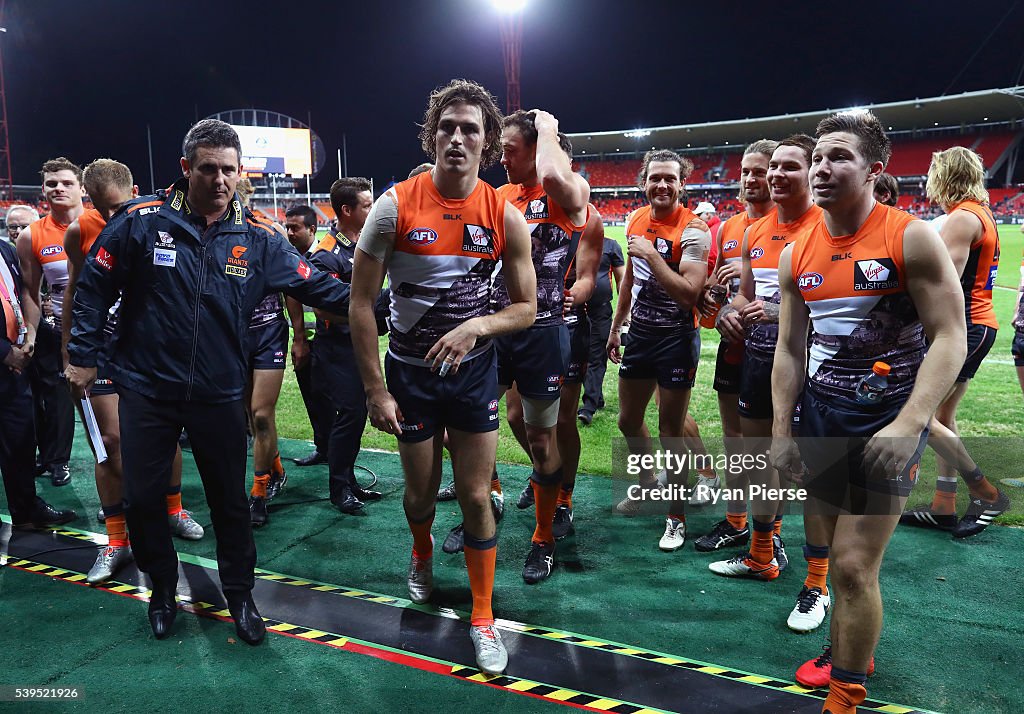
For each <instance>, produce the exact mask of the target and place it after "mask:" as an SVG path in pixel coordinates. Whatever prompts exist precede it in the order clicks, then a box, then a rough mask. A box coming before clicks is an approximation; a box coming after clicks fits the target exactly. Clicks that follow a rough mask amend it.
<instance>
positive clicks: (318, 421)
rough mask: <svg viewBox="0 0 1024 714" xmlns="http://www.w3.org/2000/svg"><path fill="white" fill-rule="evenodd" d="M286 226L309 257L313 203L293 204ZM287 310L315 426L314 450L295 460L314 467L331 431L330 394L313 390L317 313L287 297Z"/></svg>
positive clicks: (299, 377)
mask: <svg viewBox="0 0 1024 714" xmlns="http://www.w3.org/2000/svg"><path fill="white" fill-rule="evenodd" d="M284 216H285V220H284V228H285V230H286V231H287V232H288V241H289V242H290V243H291V244H292V246H294V247H295V250H297V251H299V255H301V256H303V257H305V258H309V256H310V254H311V253H312V252H313V249H314V248H316V244H317V240H316V228H317V214H316V211H315V210H313V209H312V208H311V207H310V206H303V205H301V204H300V205H297V206H292V207H291V208H289V209H288V210H287V211H285V213H284ZM284 303H285V310H286V311H287V313H288V320H289V321H290V322H291V325H292V368H293V369H294V370H295V381H296V382H297V383H298V385H299V393H300V394H301V395H302V403H303V404H304V405H305V407H306V414H307V415H308V416H309V425H310V426H311V427H312V428H313V445H314V448H313V451H312V453H310V454H307V455H306V456H303V457H301V458H297V459H292V461H294V462H295V465H296V466H315V465H316V464H325V463H327V437H328V434H329V433H330V430H331V421H332V410H331V404H330V401H328V399H327V395H326V394H324V393H323V392H322V391H319V390H315V389H313V360H312V355H311V353H312V345H313V339H314V338H315V337H316V315H315V314H314V313H313V309H312V308H310V307H307V306H305V305H303V304H302V303H300V302H298V301H297V300H295V299H294V298H290V297H285V300H284Z"/></svg>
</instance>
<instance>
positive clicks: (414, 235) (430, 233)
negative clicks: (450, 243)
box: [405, 228, 437, 245]
mask: <svg viewBox="0 0 1024 714" xmlns="http://www.w3.org/2000/svg"><path fill="white" fill-rule="evenodd" d="M405 239H406V240H407V241H409V242H410V243H412V244H414V245H430V244H431V243H433V242H434V241H436V240H437V231H435V230H434V229H433V228H413V229H412V230H411V231H409V233H408V234H406V236H405Z"/></svg>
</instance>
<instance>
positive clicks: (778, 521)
mask: <svg viewBox="0 0 1024 714" xmlns="http://www.w3.org/2000/svg"><path fill="white" fill-rule="evenodd" d="M772 533H774V534H775V535H777V536H779V537H781V536H782V516H775V521H774V523H773V524H772Z"/></svg>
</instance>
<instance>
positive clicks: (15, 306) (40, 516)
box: [0, 241, 76, 528]
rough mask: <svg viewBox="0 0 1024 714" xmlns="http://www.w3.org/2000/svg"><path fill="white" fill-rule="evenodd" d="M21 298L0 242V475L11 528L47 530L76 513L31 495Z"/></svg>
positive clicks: (13, 259)
mask: <svg viewBox="0 0 1024 714" xmlns="http://www.w3.org/2000/svg"><path fill="white" fill-rule="evenodd" d="M21 294H22V282H21V268H20V265H19V261H18V256H17V253H16V252H15V250H14V248H13V247H12V246H11V245H10V244H8V243H7V242H5V241H0V310H2V312H3V323H2V327H3V331H2V332H0V473H2V474H3V480H4V491H5V492H6V494H7V508H8V509H10V512H11V522H12V523H13V524H14V527H15V528H49V527H50V526H58V525H61V524H63V523H68V522H69V521H73V520H74V519H75V518H76V514H75V512H74V511H58V510H57V509H55V508H54V507H53V506H51V505H50V504H48V503H47V502H46V501H44V500H43V499H41V498H39V497H38V496H37V495H36V483H35V443H36V442H35V435H34V433H33V432H34V428H33V424H32V392H31V389H30V387H29V383H28V379H27V378H26V377H25V375H24V371H25V368H26V367H27V366H28V364H29V360H31V358H32V352H31V350H32V344H33V342H34V340H33V339H32V338H33V336H34V335H33V333H34V331H35V328H34V327H33V326H32V325H30V324H26V321H25V318H24V309H23V307H22V303H21Z"/></svg>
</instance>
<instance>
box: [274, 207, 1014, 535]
mask: <svg viewBox="0 0 1024 714" xmlns="http://www.w3.org/2000/svg"><path fill="white" fill-rule="evenodd" d="M605 232H606V234H607V235H608V236H609V237H611V238H614V239H616V240H618V241H619V242H620V243H622V244H624V242H625V238H624V234H623V229H622V228H621V227H607V228H606V229H605ZM999 235H1000V241H1001V258H1002V260H1001V262H1000V265H999V273H998V276H997V280H996V284H997V285H998V289H997V290H996V291H995V295H994V299H995V306H996V314H997V315H998V318H999V321H1000V324H1001V326H1002V329H1000V331H999V335H998V338H997V339H996V343H995V346H994V347H993V348H992V351H991V352H990V353H989V356H988V358H987V359H986V360H985V362H984V363H983V364H982V366H981V369H980V370H979V371H978V374H977V376H976V377H975V379H974V380H972V382H971V387H970V390H969V391H968V393H967V396H966V397H965V398H964V400H963V402H962V403H961V405H960V410H959V414H958V423H959V426H960V431H961V433H962V434H963V436H964V437H965V438H966V437H970V439H969V440H968V442H967V445H968V449H969V450H970V452H971V454H972V455H973V456H974V458H975V459H976V460H977V462H978V463H979V465H980V466H981V468H982V470H983V471H985V473H986V474H987V475H988V476H989V478H990V479H992V480H993V482H995V483H997V485H999V486H1000V488H1003V489H1004V490H1005V491H1006V492H1007V493H1008V494H1009V496H1010V498H1011V499H1012V500H1013V506H1012V508H1011V510H1010V511H1009V512H1008V513H1007V514H1005V515H1004V516H1002V518H1001V519H1000V522H1001V523H1004V524H1008V525H1024V488H1020V487H1012V486H1008V485H1006V484H1003V483H1000V480H1001V479H1004V478H1019V477H1021V476H1022V475H1024V440H1022V439H1020V438H1019V434H1020V425H1021V411H1022V407H1024V403H1022V396H1021V390H1020V387H1019V385H1018V382H1017V376H1016V372H1015V369H1014V366H1013V360H1012V358H1011V356H1010V343H1011V342H1012V340H1013V329H1012V326H1011V320H1012V318H1013V311H1014V306H1015V305H1016V289H1017V286H1018V284H1019V275H1020V273H1019V271H1018V268H1019V266H1020V263H1019V262H1018V258H1019V257H1020V256H1021V252H1022V248H1024V236H1022V234H1021V231H1020V227H1019V226H1000V231H999ZM701 337H702V339H703V345H702V347H701V356H702V366H701V368H700V369H699V370H698V373H697V385H696V386H695V387H694V390H693V396H692V400H691V402H690V409H691V413H692V414H693V416H694V418H695V419H696V421H697V424H698V425H699V426H700V429H701V435H702V436H703V437H704V438H705V439H706V440H707V441H709V442H711V443H713V442H714V441H715V439H716V438H720V437H721V435H722V428H721V423H720V421H719V416H718V401H717V398H716V396H715V392H714V391H713V390H712V389H711V380H712V377H713V375H714V356H715V353H716V351H717V349H718V333H717V332H716V331H714V330H701ZM382 345H383V343H382ZM617 381H618V378H617V376H616V371H615V370H614V369H611V368H610V369H609V370H608V372H607V373H606V375H605V381H604V393H605V403H606V407H605V409H603V410H602V411H599V412H598V413H597V414H596V415H595V417H594V421H593V424H592V425H591V426H590V427H588V428H583V427H581V429H580V436H581V439H582V442H583V452H582V455H581V458H580V472H581V473H587V474H592V475H596V476H608V475H609V474H610V473H611V455H612V450H611V443H612V439H613V438H616V437H618V436H619V431H618V428H617V425H616V417H617V414H618V393H617ZM647 423H648V426H649V427H650V428H651V430H652V433H657V415H656V412H655V409H654V404H653V402H652V403H651V406H650V407H649V408H648V411H647ZM277 424H278V431H279V433H280V434H281V436H285V437H289V438H296V439H309V438H311V437H312V432H311V429H310V426H309V421H308V419H307V418H306V413H305V408H304V407H303V405H302V398H301V396H300V395H299V390H298V385H296V383H295V381H294V379H293V378H291V377H288V378H286V379H285V385H284V389H283V391H282V394H281V400H280V402H279V404H278V413H277ZM363 446H364V448H376V449H386V450H391V451H393V450H395V448H396V446H395V440H394V438H393V437H391V436H389V435H387V434H384V433H382V432H378V431H376V430H374V429H372V428H369V427H368V428H367V431H366V433H365V435H364V436H363ZM709 447H710V443H709ZM498 461H499V462H504V463H515V464H529V459H528V458H527V456H526V454H525V453H524V452H523V451H522V449H521V448H520V447H519V444H518V443H517V442H516V440H515V438H514V437H513V436H512V432H511V431H510V430H509V428H508V425H507V424H506V423H504V422H502V425H501V431H500V437H499V444H498ZM921 473H922V476H921V483H920V484H919V485H918V486H917V488H916V489H915V491H914V494H913V495H912V496H911V499H910V500H911V504H915V503H917V502H927V501H930V499H931V495H932V493H933V491H934V489H935V465H934V456H933V454H932V452H931V451H930V450H929V451H928V453H927V454H926V456H925V460H924V462H923V465H922V470H921ZM513 488H514V487H512V488H510V490H512V489H513ZM958 502H959V510H960V512H961V513H962V512H963V510H964V508H966V504H967V489H966V488H965V487H964V486H963V485H961V487H960V489H959V495H958Z"/></svg>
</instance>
